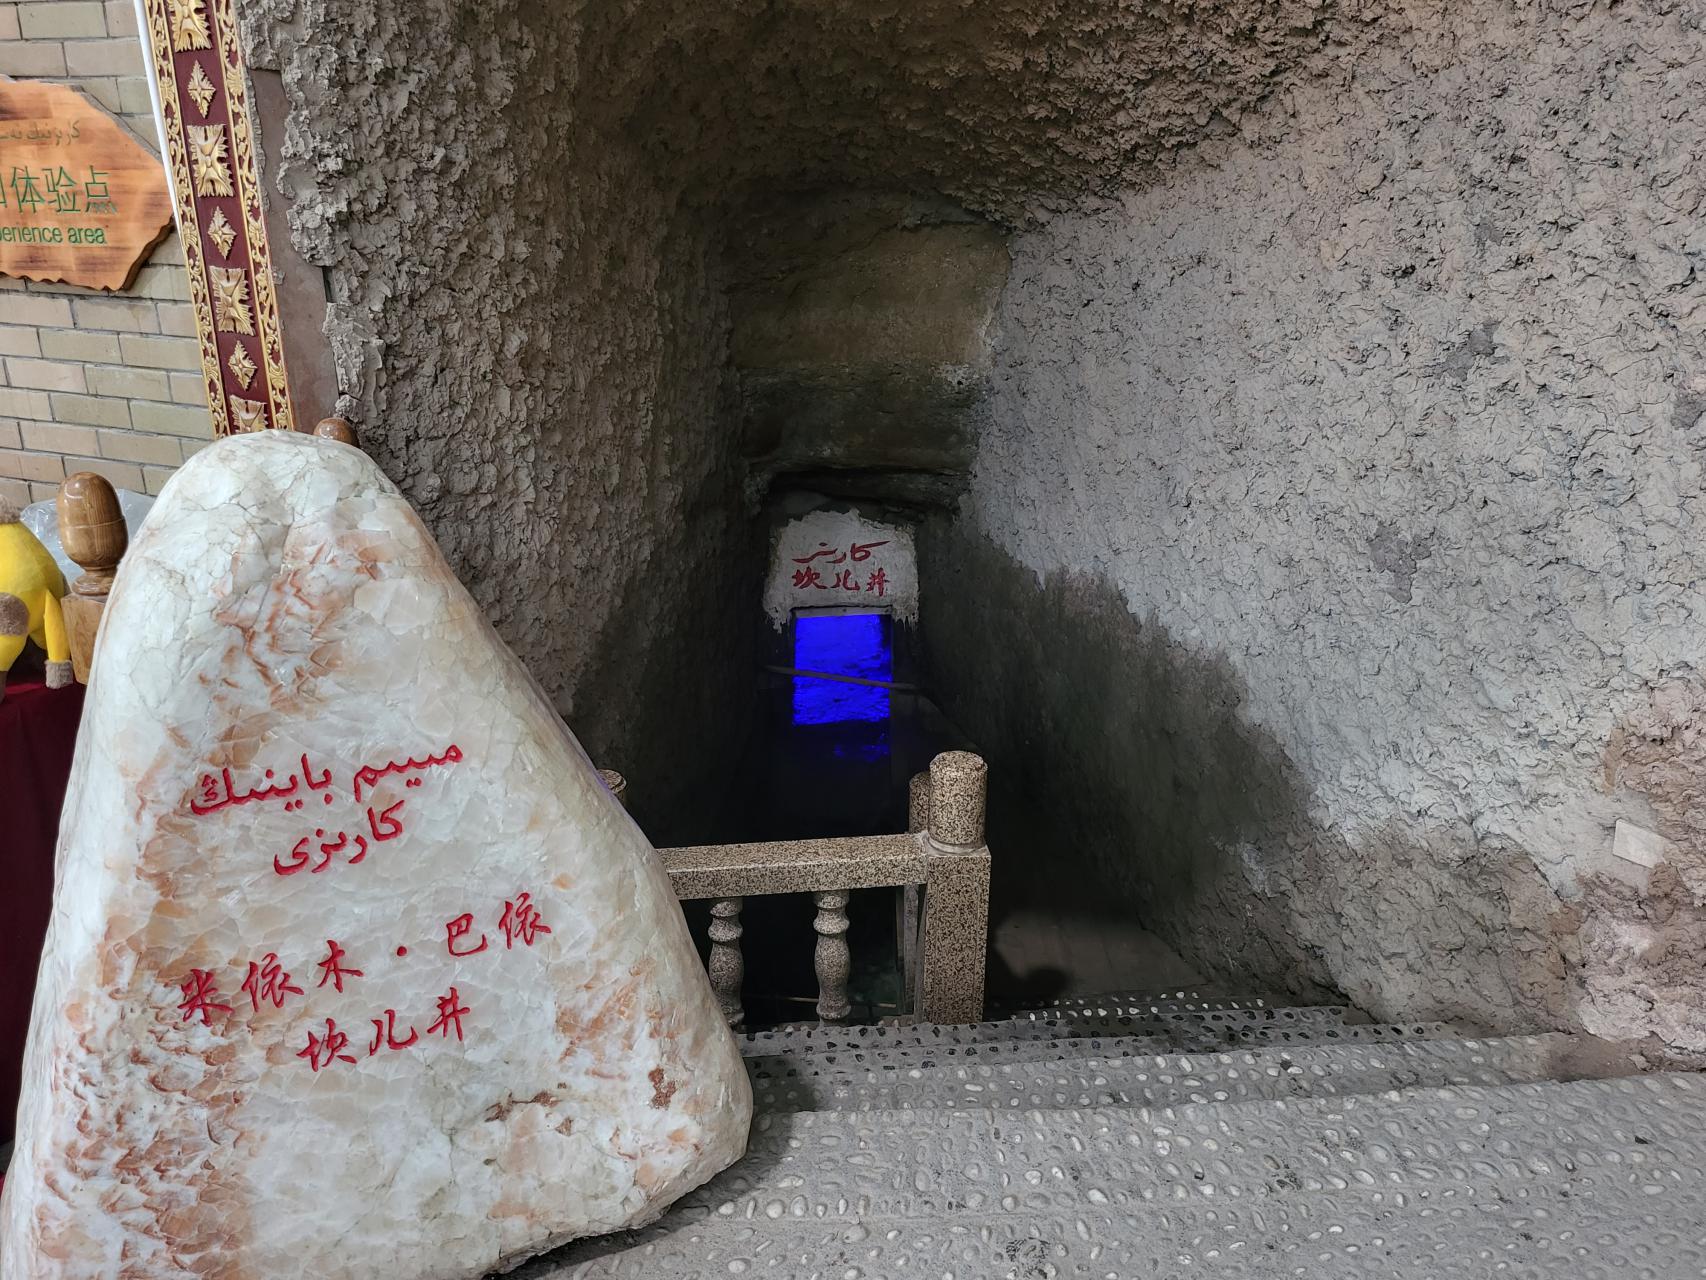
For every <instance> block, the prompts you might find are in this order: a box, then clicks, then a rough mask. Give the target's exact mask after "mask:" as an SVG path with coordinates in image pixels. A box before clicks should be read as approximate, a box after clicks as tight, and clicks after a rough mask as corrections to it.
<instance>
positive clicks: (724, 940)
mask: <svg viewBox="0 0 1706 1280" xmlns="http://www.w3.org/2000/svg"><path fill="white" fill-rule="evenodd" d="M743 901H744V900H743V899H741V898H718V899H716V900H715V901H714V902H712V903H711V927H710V930H709V933H710V935H711V955H710V957H709V959H708V960H707V961H706V964H705V968H706V971H707V972H709V974H710V975H711V990H712V991H713V992H714V993H715V994H716V997H717V1007H718V1008H720V1009H721V1010H722V1011H723V1018H724V1020H725V1021H727V1022H728V1024H729V1025H730V1026H731V1027H738V1026H740V1024H741V1023H742V1022H743V1021H745V1019H746V1011H745V1010H744V1009H742V1008H741V1003H740V990H741V985H742V984H743V983H744V982H745V981H746V961H745V959H743V958H742V956H741V953H740V935H741V933H742V929H741V923H740V909H741V906H742V903H743Z"/></svg>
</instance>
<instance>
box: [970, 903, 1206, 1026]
mask: <svg viewBox="0 0 1706 1280" xmlns="http://www.w3.org/2000/svg"><path fill="white" fill-rule="evenodd" d="M1201 982H1202V975H1201V974H1200V973H1199V972H1197V970H1196V969H1194V968H1192V967H1191V966H1190V965H1188V964H1186V963H1185V961H1183V960H1181V959H1180V958H1179V957H1178V956H1177V955H1176V954H1175V953H1174V952H1173V950H1172V948H1170V947H1169V946H1167V944H1166V943H1164V942H1162V941H1161V940H1160V939H1159V938H1157V937H1156V936H1155V935H1154V934H1152V933H1149V932H1148V931H1147V930H1145V929H1143V928H1142V927H1141V926H1139V925H1137V924H1135V923H1134V922H1132V921H1130V920H1123V919H1117V918H1112V917H1107V916H1093V915H1088V914H1084V913H1082V912H1074V911H1072V910H1071V909H1070V908H1054V907H1047V906H1041V907H1039V906H1014V907H1011V908H1009V909H1008V910H1007V911H1005V912H1004V913H1003V914H1002V915H1001V916H1000V917H999V918H998V919H996V920H993V921H992V922H991V928H990V947H989V970H988V994H989V1003H990V1004H991V1006H1017V1005H1021V1004H1024V1003H1026V1002H1029V1001H1035V1000H1046V999H1054V998H1056V997H1058V996H1083V995H1095V994H1099V993H1104V992H1110V991H1164V990H1168V989H1177V988H1183V987H1196V986H1200V985H1201Z"/></svg>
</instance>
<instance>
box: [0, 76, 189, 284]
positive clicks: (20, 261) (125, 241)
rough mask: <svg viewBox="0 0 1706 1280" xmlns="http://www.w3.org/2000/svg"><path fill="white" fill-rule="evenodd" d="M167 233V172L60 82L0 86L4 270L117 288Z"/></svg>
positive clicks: (0, 265) (0, 267) (0, 266)
mask: <svg viewBox="0 0 1706 1280" xmlns="http://www.w3.org/2000/svg"><path fill="white" fill-rule="evenodd" d="M171 229H172V197H171V193H170V192H169V191H168V189H167V186H166V171H165V170H164V169H163V168H161V167H160V162H159V160H157V159H155V158H154V156H152V155H151V154H149V152H148V150H147V149H146V148H144V147H143V146H142V145H141V144H140V143H139V142H137V141H136V139H135V138H133V137H131V136H130V135H129V134H128V133H126V132H125V130H124V127H123V126H122V125H120V124H119V123H118V122H117V121H116V120H113V119H112V118H111V117H109V116H108V115H107V114H106V113H105V112H103V111H102V110H101V109H100V108H99V107H97V106H95V105H94V104H93V103H92V102H90V101H89V100H88V99H86V98H84V97H83V95H82V94H80V93H78V92H77V91H76V90H74V89H70V88H68V87H66V86H65V85H60V84H44V83H42V82H40V81H33V80H0V274H5V275H9V276H19V277H22V278H24V279H27V280H44V281H48V280H50V281H63V282H64V283H66V284H78V285H87V286H88V287H90V288H94V289H123V288H124V287H126V286H127V285H128V284H129V283H130V282H131V280H132V279H133V278H134V277H135V275H136V270H137V268H138V267H140V266H141V265H142V264H143V263H144V262H145V261H147V259H148V255H149V252H150V251H151V250H152V249H153V248H154V246H155V245H157V244H159V243H160V241H162V240H164V239H165V238H166V234H167V232H169V231H170V230H171Z"/></svg>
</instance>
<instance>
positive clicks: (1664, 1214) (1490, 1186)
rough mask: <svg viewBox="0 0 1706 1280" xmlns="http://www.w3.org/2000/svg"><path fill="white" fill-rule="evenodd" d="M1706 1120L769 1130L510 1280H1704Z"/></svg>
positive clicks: (1415, 1100) (1613, 1095)
mask: <svg viewBox="0 0 1706 1280" xmlns="http://www.w3.org/2000/svg"><path fill="white" fill-rule="evenodd" d="M1703 1104H1706V1083H1703V1081H1702V1079H1701V1078H1700V1077H1698V1076H1692V1075H1652V1076H1640V1077H1629V1078H1623V1079H1613V1080H1584V1081H1576V1082H1571V1083H1545V1084H1516V1085H1503V1086H1494V1087H1486V1086H1455V1087H1450V1088H1423V1089H1413V1090H1405V1091H1402V1092H1399V1093H1395V1094H1382V1095H1379V1096H1370V1095H1352V1096H1343V1097H1329V1098H1302V1099H1284V1100H1274V1099H1262V1100H1256V1101H1244V1102H1233V1101H1228V1102H1220V1101H1216V1102H1209V1103H1200V1104H1199V1103H1192V1104H1188V1105H1184V1106H1164V1107H1155V1108H1149V1107H1127V1108H1113V1109H1110V1108H1091V1109H1083V1110H1040V1111H1017V1112H1008V1111H993V1110H988V1109H978V1110H959V1111H953V1110H933V1111H869V1112H832V1111H823V1112H799V1113H793V1114H781V1115H767V1116H763V1117H761V1118H760V1119H759V1121H758V1122H757V1123H756V1124H755V1126H754V1130H753V1135H752V1141H751V1143H750V1148H749V1153H748V1156H747V1159H746V1160H744V1161H742V1162H741V1163H740V1164H737V1165H736V1166H734V1167H733V1168H732V1169H730V1170H727V1171H726V1172H724V1173H723V1174H721V1175H719V1176H718V1177H717V1178H715V1179H713V1180H712V1181H711V1182H710V1183H708V1184H707V1185H706V1186H704V1187H702V1188H700V1189H699V1190H698V1191H695V1192H692V1193H690V1194H689V1195H688V1196H686V1197H685V1198H684V1199H683V1200H682V1201H681V1202H680V1203H678V1204H677V1205H676V1207H675V1208H674V1209H672V1210H671V1211H670V1212H669V1213H668V1214H666V1215H665V1216H664V1218H663V1219H662V1220H660V1222H658V1223H657V1224H656V1225H654V1226H652V1227H649V1228H646V1229H643V1230H641V1231H637V1232H629V1233H624V1234H622V1235H619V1236H613V1237H607V1238H605V1239H602V1240H592V1241H582V1242H579V1243H577V1244H574V1245H570V1246H569V1247H568V1248H566V1249H564V1250H562V1251H560V1252H559V1253H557V1254H555V1255H553V1256H552V1257H550V1258H547V1259H541V1260H538V1261H536V1262H534V1263H532V1264H529V1265H528V1266H527V1267H524V1268H522V1269H521V1270H520V1271H518V1272H517V1273H516V1275H517V1276H518V1277H521V1278H522V1280H546V1278H550V1280H567V1278H568V1277H571V1276H573V1277H576V1278H577V1280H593V1278H594V1277H615V1276H630V1277H638V1276H645V1277H647V1278H648V1280H663V1278H664V1277H671V1278H675V1277H680V1278H683V1280H685V1278H687V1277H700V1276H703V1277H710V1276H728V1275H731V1274H735V1275H739V1274H751V1273H759V1272H762V1273H764V1274H768V1275H772V1276H778V1277H791V1276H801V1277H805V1276H818V1277H832V1276H833V1277H844V1276H856V1277H859V1278H860V1280H885V1278H890V1277H892V1278H893V1280H902V1278H903V1277H904V1278H909V1277H913V1276H923V1275H931V1276H941V1275H949V1276H960V1277H984V1276H1010V1277H1062V1278H1064V1277H1069V1276H1070V1277H1076V1276H1085V1277H1091V1276H1110V1275H1111V1276H1128V1275H1131V1276H1135V1275H1184V1274H1198V1273H1199V1272H1200V1273H1207V1272H1213V1273H1214V1274H1217V1275H1222V1276H1240V1275H1245V1276H1250V1277H1252V1280H1254V1278H1255V1277H1262V1278H1263V1280H1267V1278H1268V1277H1274V1276H1280V1275H1295V1276H1307V1277H1311V1278H1312V1280H1313V1278H1315V1277H1331V1278H1336V1277H1339V1276H1345V1277H1349V1276H1352V1275H1375V1274H1378V1275H1382V1276H1399V1277H1416V1278H1417V1280H1420V1277H1423V1276H1439V1275H1485V1274H1493V1273H1495V1272H1498V1273H1500V1274H1506V1273H1510V1274H1533V1275H1545V1276H1577V1275H1591V1274H1601V1273H1602V1272H1603V1273H1604V1274H1607V1275H1614V1274H1621V1273H1623V1272H1625V1271H1628V1272H1630V1274H1641V1275H1647V1276H1655V1277H1668V1276H1673V1275H1674V1276H1682V1275H1691V1276H1697V1275H1699V1274H1700V1269H1701V1266H1702V1263H1703V1261H1706V1226H1703V1224H1706V1174H1703V1173H1702V1169H1703V1168H1706V1105H1703ZM1521 1268H1527V1270H1526V1271H1522V1270H1521Z"/></svg>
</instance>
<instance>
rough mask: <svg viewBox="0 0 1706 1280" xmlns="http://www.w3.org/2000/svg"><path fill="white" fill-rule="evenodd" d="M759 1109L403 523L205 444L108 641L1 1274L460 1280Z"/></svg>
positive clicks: (307, 457) (568, 762)
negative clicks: (430, 1278) (423, 1279)
mask: <svg viewBox="0 0 1706 1280" xmlns="http://www.w3.org/2000/svg"><path fill="white" fill-rule="evenodd" d="M564 625H568V626H572V625H574V622H573V619H565V620H564ZM268 770H270V771H271V776H270V777H269V776H268V772H267V771H268ZM358 792H359V796H358V794H357V793H358ZM482 942H483V944H484V945H483V946H482V945H480V944H481V943H482ZM334 943H335V944H336V946H334V945H333V944H334ZM269 957H273V958H274V959H271V960H269ZM251 966H253V967H252V968H251ZM357 971H359V972H357ZM340 987H341V988H342V990H341V991H340V990H339V988H340ZM447 999H448V1000H449V1003H448V1004H447V1003H446V1000H447ZM387 1011H391V1012H390V1013H388V1012H387ZM751 1108H752V1100H751V1092H750V1089H749V1086H748V1084H747V1078H746V1075H745V1073H744V1071H743V1070H742V1068H741V1063H740V1059H739V1055H738V1052H737V1050H736V1046H735V1044H734V1041H733V1038H732V1037H731V1035H730V1033H729V1031H728V1029H727V1028H726V1027H725V1025H724V1023H723V1020H722V1018H721V1017H720V1016H719V1014H718V1011H717V1006H716V1003H715V1001H714V1000H713V998H712V995H711V991H710V988H709V985H708V983H707V981H706V978H705V975H704V972H703V970H702V969H701V967H700V965H699V961H698V959H697V957H696V955H695V953H694V950H693V946H692V943H691V940H690V938H689V936H688V933H687V929H686V926H685V924H684V923H683V921H682V918H681V915H680V912H679V910H678V909H677V906H676V903H675V899H674V897H673V896H672V894H671V893H670V889H669V884H668V882H667V880H666V878H665V876H664V873H663V872H662V870H661V869H660V867H659V866H658V864H657V861H656V859H655V857H654V855H653V853H652V850H651V848H650V846H649V845H648V843H647V841H646V839H645V837H644V836H643V835H642V834H641V833H640V831H639V830H638V828H636V827H635V826H634V824H633V823H632V822H631V821H630V820H629V818H628V816H627V814H626V813H625V812H624V811H623V809H622V808H621V806H620V805H619V804H617V802H616V801H615V800H614V799H613V798H612V797H611V796H610V795H609V793H608V792H606V791H605V790H604V788H603V787H602V785H601V784H600V782H599V780H598V778H597V777H596V776H595V774H594V770H593V768H592V765H591V763H590V762H589V761H588V760H587V758H586V756H585V754H584V753H583V752H582V751H581V749H580V747H579V745H578V744H577V743H576V742H575V741H574V739H573V738H572V736H571V735H570V734H569V733H568V732H567V731H566V730H565V729H564V728H563V727H562V724H561V722H560V721H559V720H558V718H557V716H556V715H555V714H554V713H553V711H552V709H551V707H550V705H549V703H548V702H547V700H546V699H545V697H544V696H543V695H542V693H541V692H540V691H539V689H538V687H537V686H536V685H535V684H534V683H533V682H532V680H531V679H530V678H529V677H528V675H527V673H526V672H525V671H524V670H523V668H522V667H521V665H520V663H519V662H518V661H517V660H516V659H515V657H514V656H513V655H512V654H511V653H510V652H509V650H508V649H506V648H505V647H504V645H503V643H502V642H501V641H500V640H499V639H498V637H497V635H496V633H495V632H494V631H493V630H492V628H491V627H490V625H489V624H488V623H487V621H486V619H485V618H484V617H482V616H481V615H480V614H479V613H478V612H477V611H476V608H475V606H474V603H473V601H472V600H471V599H470V598H469V596H468V594H467V592H466V591H464V590H463V588H462V586H461V585H460V584H459V583H458V582H457V580H456V578H455V576H454V574H452V572H451V570H450V568H449V566H448V565H446V563H445V562H444V559H443V557H442V556H441V555H440V553H439V551H438V548H437V547H436V545H435V544H434V543H433V540H432V537H431V536H430V535H429V534H428V533H427V531H426V529H425V527H424V526H423V525H422V524H421V522H420V520H419V519H418V517H417V516H416V515H415V513H414V512H413V510H411V509H410V507H409V505H408V503H407V502H406V501H404V499H403V498H402V497H401V495H400V494H399V493H398V492H397V490H396V489H395V488H394V487H393V486H392V485H391V484H390V482H389V481H387V480H386V479H385V477H384V476H383V475H382V474H381V473H380V472H379V470H378V469H377V468H376V467H375V466H374V465H373V464H372V462H371V461H370V460H369V459H368V458H367V457H366V456H365V455H363V454H362V453H360V452H359V451H357V450H355V449H351V448H349V447H347V446H344V445H340V444H336V443H333V442H331V441H328V440H322V439H318V438H316V437H312V436H306V435H290V434H280V433H272V432H268V433H264V434H259V435H246V436H240V437H236V438H233V439H230V440H226V441H224V442H222V443H219V444H216V445H214V446H213V447H212V448H209V449H207V450H205V451H203V452H202V453H200V454H198V455H197V456H196V457H195V459H194V460H193V461H191V462H190V463H188V464H187V465H186V466H185V467H184V468H183V469H182V470H181V471H180V472H179V473H178V474H177V476H176V477H175V478H174V479H173V480H172V481H171V483H170V484H168V485H167V487H166V491H165V493H164V494H163V495H162V497H161V499H160V501H159V502H158V504H157V505H156V506H155V508H154V510H153V511H152V512H151V513H150V515H149V517H148V519H147V521H146V523H145V525H144V527H143V529H142V531H141V533H140V535H139V536H138V537H137V539H136V541H135V543H134V545H133V546H132V548H131V550H130V553H129V555H128V556H127V557H126V559H125V561H124V567H123V569H122V571H121V573H120V574H119V579H118V584H117V587H116V590H115V591H114V593H113V595H112V599H111V603H110V604H109V606H108V609H107V614H106V618H105V621H104V624H103V627H102V631H101V637H100V642H99V646H98V649H97V652H96V656H95V660H94V681H93V683H92V684H91V686H90V688H89V694H88V702H87V709H86V712H85V715H84V720H83V725H82V732H81V734H80V736H79V738H78V742H77V755H76V763H75V765H74V767H73V771H72V775H71V785H70V790H69V795H68V800H67V805H66V813H65V819H64V822H63V824H62V828H61V835H60V848H59V855H58V868H57V873H56V886H55V896H54V911H53V920H52V925H51V928H50V931H49V934H48V941H47V948H46V951H45V954H44V958H43V962H42V969H41V978H40V984H39V986H38V989H37V991H36V1000H35V1011H34V1017H33V1022H32V1026H31V1031H30V1043H29V1051H28V1059H27V1063H26V1068H25V1086H24V1096H23V1100H22V1104H21V1107H20V1113H19V1129H18V1141H17V1152H16V1156H15V1158H14V1160H13V1162H12V1166H11V1170H10V1173H9V1174H8V1176H7V1178H6V1187H5V1199H4V1205H3V1208H0V1217H3V1225H4V1244H3V1250H0V1274H4V1276H5V1277H6V1278H7V1280H49V1278H51V1280H69V1278H70V1277H77V1278H78V1280H93V1278H95V1277H100V1278H102V1280H107V1278H113V1277H122V1278H123V1280H166V1278H168V1277H170V1278H174V1280H176V1278H178V1277H185V1278H187V1277H198V1278H201V1280H214V1278H217V1280H287V1278H292V1277H314V1278H315V1280H333V1278H335V1277H374V1278H377V1277H384V1278H385V1280H411V1278H414V1277H428V1276H430V1277H433V1278H434V1280H451V1278H453V1277H474V1276H479V1275H482V1274H484V1273H486V1272H489V1271H492V1270H496V1269H503V1268H506V1267H509V1266H513V1265H515V1264H516V1263H518V1262H519V1261H521V1260H522V1259H523V1258H525V1257H528V1256H530V1255H532V1254H534V1253H537V1252H540V1251H542V1250H544V1249H547V1248H550V1247H553V1246H554V1245H556V1244H558V1243H561V1242H563V1241H566V1240H569V1239H572V1238H574V1237H578V1236H584V1235H590V1234H594V1233H599V1232H606V1231H612V1230H615V1229H618V1228H622V1227H627V1226H631V1225H634V1224H637V1223H642V1222H645V1221H648V1220H649V1219H651V1218H654V1217H656V1216H657V1215H658V1214H660V1213H661V1212H662V1211H663V1209H664V1208H665V1207H667V1206H668V1205H669V1204H670V1202H671V1201H673V1200H674V1199H676V1198H677V1197H678V1196H680V1195H682V1194H683V1193H685V1192H686V1191H688V1190H690V1189H691V1188H693V1187H695V1186H697V1185H698V1184H700V1183H702V1182H704V1181H705V1180H706V1179H707V1178H709V1177H710V1176H711V1175H712V1174H714V1173H716V1172H717V1171H718V1170H720V1169H722V1168H723V1167H725V1166H726V1165H728V1164H730V1163H731V1162H733V1161H734V1160H736V1159H738V1158H739V1157H740V1156H741V1154H742V1152H743V1151H744V1149H745V1145H746V1137H747V1129H748V1125H749V1122H750V1119H751Z"/></svg>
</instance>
